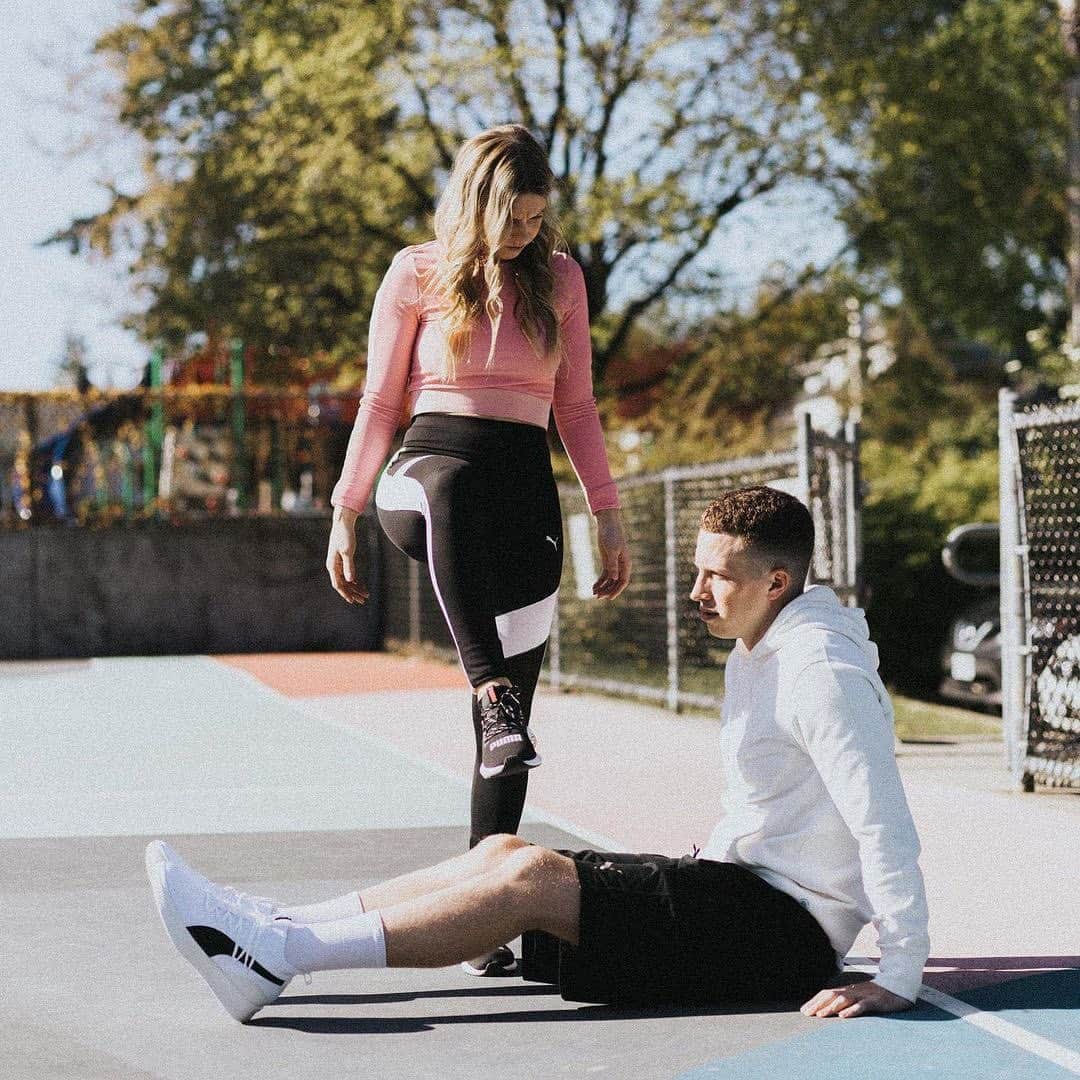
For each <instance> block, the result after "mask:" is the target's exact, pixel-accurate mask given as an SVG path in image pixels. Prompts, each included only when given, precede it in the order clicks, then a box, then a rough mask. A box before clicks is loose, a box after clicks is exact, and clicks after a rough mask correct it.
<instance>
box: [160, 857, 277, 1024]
mask: <svg viewBox="0 0 1080 1080" xmlns="http://www.w3.org/2000/svg"><path fill="white" fill-rule="evenodd" d="M151 848H154V845H153V844H151V845H150V847H149V848H148V849H147V852H146V871H147V875H148V876H149V878H150V887H151V889H152V890H153V892H154V901H155V902H156V904H157V909H158V914H160V916H161V921H162V923H164V925H165V931H166V933H168V935H169V937H170V938H171V939H172V943H173V944H174V945H175V946H176V948H177V949H178V950H179V952H180V955H181V956H183V957H184V959H185V960H187V961H188V962H189V963H190V964H191V965H192V967H194V968H195V970H196V971H198V973H199V974H200V975H201V976H202V977H203V978H204V979H205V980H206V981H207V983H209V985H210V989H211V990H213V992H214V994H215V995H216V996H217V999H218V1001H220V1002H221V1004H222V1005H224V1006H225V1008H226V1009H227V1010H228V1013H229V1015H230V1016H232V1017H233V1019H235V1020H239V1021H241V1023H242V1022H243V1021H245V1020H250V1019H251V1017H252V1016H254V1015H255V1013H257V1012H258V1011H259V1009H261V1008H262V1007H263V1006H264V1005H269V1004H270V1002H272V1001H275V1000H277V998H278V996H279V995H280V994H281V992H282V990H284V989H285V987H286V986H287V985H288V982H289V980H290V979H291V978H292V977H293V976H294V975H295V974H296V971H295V970H294V969H293V968H292V966H291V965H289V964H288V963H287V962H286V960H285V936H286V933H287V928H288V927H289V926H290V925H291V924H290V923H289V922H287V921H285V920H279V921H275V920H273V919H270V918H268V917H267V916H265V915H262V914H260V913H259V912H257V911H255V910H254V909H253V908H252V907H251V906H250V905H246V904H236V903H230V902H228V901H226V900H222V899H221V898H220V897H219V896H218V895H216V894H215V893H214V892H213V891H212V890H211V889H209V888H207V887H206V885H204V884H203V883H202V882H204V881H206V879H205V878H202V875H201V874H195V873H193V872H191V871H189V870H188V869H187V868H186V867H184V866H183V865H181V864H179V863H174V862H169V861H167V860H166V859H162V858H161V857H160V856H161V851H160V849H156V850H154V851H151V850H150V849H151ZM211 884H212V883H211Z"/></svg>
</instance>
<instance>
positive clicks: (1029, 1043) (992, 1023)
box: [844, 956, 1080, 1076]
mask: <svg viewBox="0 0 1080 1080" xmlns="http://www.w3.org/2000/svg"><path fill="white" fill-rule="evenodd" d="M844 967H845V969H849V970H853V971H865V972H867V973H868V974H870V975H876V974H877V970H878V969H877V965H876V964H872V963H870V961H869V960H868V959H867V958H866V957H862V956H853V957H851V959H850V961H848V962H845V964H844ZM919 997H920V998H921V999H922V1000H923V1001H928V1002H929V1003H930V1004H931V1005H935V1006H937V1008H939V1009H942V1010H943V1011H945V1012H947V1013H951V1014H952V1015H953V1016H955V1017H957V1018H958V1019H960V1020H964V1021H966V1022H967V1023H969V1024H971V1025H972V1027H977V1028H979V1029H980V1030H982V1031H985V1032H986V1033H987V1034H988V1035H993V1036H995V1037H996V1038H998V1039H1002V1040H1004V1041H1005V1042H1007V1043H1012V1045H1013V1046H1017V1047H1019V1048H1020V1049H1021V1050H1026V1051H1027V1052H1028V1053H1029V1054H1034V1055H1036V1057H1041V1058H1044V1059H1045V1060H1047V1061H1050V1062H1053V1064H1055V1065H1060V1066H1061V1067H1062V1068H1063V1069H1067V1070H1068V1071H1069V1072H1071V1073H1072V1074H1073V1075H1074V1076H1080V1054H1078V1053H1077V1052H1076V1051H1075V1050H1070V1049H1069V1048H1068V1047H1066V1046H1060V1045H1059V1044H1058V1043H1056V1042H1052V1041H1051V1040H1050V1039H1047V1038H1045V1037H1044V1036H1042V1035H1036V1034H1035V1032H1033V1031H1028V1030H1027V1029H1026V1028H1022V1027H1020V1026H1019V1024H1013V1023H1011V1022H1010V1021H1008V1020H1002V1018H1001V1017H1000V1016H995V1015H994V1014H993V1013H986V1012H983V1011H982V1010H981V1009H976V1008H975V1006H974V1005H969V1004H968V1003H967V1002H966V1001H961V1000H960V999H959V998H954V997H953V996H952V995H951V994H946V993H944V992H943V991H941V990H935V989H934V988H933V987H932V986H927V985H925V984H923V985H922V986H920V987H919Z"/></svg>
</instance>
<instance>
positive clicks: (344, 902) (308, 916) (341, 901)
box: [274, 892, 364, 923]
mask: <svg viewBox="0 0 1080 1080" xmlns="http://www.w3.org/2000/svg"><path fill="white" fill-rule="evenodd" d="M363 914H364V902H363V901H362V900H361V899H360V894H359V893H358V892H350V893H346V894H345V895H344V896H335V897H334V899H333V900H321V901H319V903H317V904H290V905H288V906H287V907H280V908H278V910H277V912H276V913H275V915H274V917H275V918H286V919H292V921H293V922H295V923H320V922H333V921H335V920H336V919H348V918H351V917H352V916H353V915H363Z"/></svg>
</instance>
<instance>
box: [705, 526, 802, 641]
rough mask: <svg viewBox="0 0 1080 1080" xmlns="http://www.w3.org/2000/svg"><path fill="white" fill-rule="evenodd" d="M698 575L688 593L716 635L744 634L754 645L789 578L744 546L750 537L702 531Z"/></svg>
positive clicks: (725, 636) (783, 571)
mask: <svg viewBox="0 0 1080 1080" xmlns="http://www.w3.org/2000/svg"><path fill="white" fill-rule="evenodd" d="M694 565H695V566H696V567H697V577H696V578H695V579H694V587H693V589H692V590H691V592H690V599H691V600H693V601H694V602H695V603H696V604H697V606H698V617H699V618H700V619H701V620H702V621H703V622H704V623H705V626H706V628H707V629H708V631H709V633H710V634H711V635H712V636H713V637H717V638H742V640H743V643H744V644H745V645H746V647H747V648H748V649H752V648H753V647H754V646H755V645H756V644H757V643H758V641H759V640H760V639H761V636H762V635H763V634H764V633H765V631H766V630H767V629H768V627H769V624H770V623H771V622H772V620H773V617H774V615H775V614H776V610H777V604H778V602H779V601H780V599H781V597H782V596H783V595H784V593H786V591H787V587H788V585H789V584H790V581H791V578H790V575H789V574H788V572H787V571H786V570H782V569H781V570H776V569H771V568H770V567H769V566H768V565H767V564H765V563H763V562H762V561H760V560H759V559H757V558H755V557H754V556H752V555H750V554H748V553H747V551H746V541H745V540H743V539H742V538H741V537H737V536H730V535H729V534H727V533H712V532H705V531H704V530H702V531H701V532H699V533H698V538H697V548H696V550H695V552H694Z"/></svg>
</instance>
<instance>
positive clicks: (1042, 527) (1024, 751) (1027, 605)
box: [1000, 391, 1080, 791]
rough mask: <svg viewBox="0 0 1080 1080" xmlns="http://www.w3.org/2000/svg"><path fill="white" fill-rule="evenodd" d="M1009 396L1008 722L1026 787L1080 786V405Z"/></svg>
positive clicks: (1005, 440) (1011, 750)
mask: <svg viewBox="0 0 1080 1080" xmlns="http://www.w3.org/2000/svg"><path fill="white" fill-rule="evenodd" d="M1014 400H1015V399H1014V397H1013V395H1012V394H1011V393H1009V392H1008V391H1002V394H1001V411H1000V435H1001V640H1002V702H1003V703H1002V716H1003V722H1004V728H1005V737H1006V753H1007V755H1008V764H1009V767H1010V768H1011V770H1012V772H1013V775H1014V777H1015V778H1016V779H1017V781H1018V782H1019V783H1021V784H1022V785H1023V787H1024V788H1025V789H1026V790H1029V791H1030V790H1031V789H1032V788H1033V787H1034V785H1035V784H1036V783H1040V784H1047V785H1050V786H1053V787H1080V404H1063V405H1059V406H1053V407H1046V406H1042V407H1037V408H1032V409H1029V410H1024V411H1016V410H1015V406H1014Z"/></svg>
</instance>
